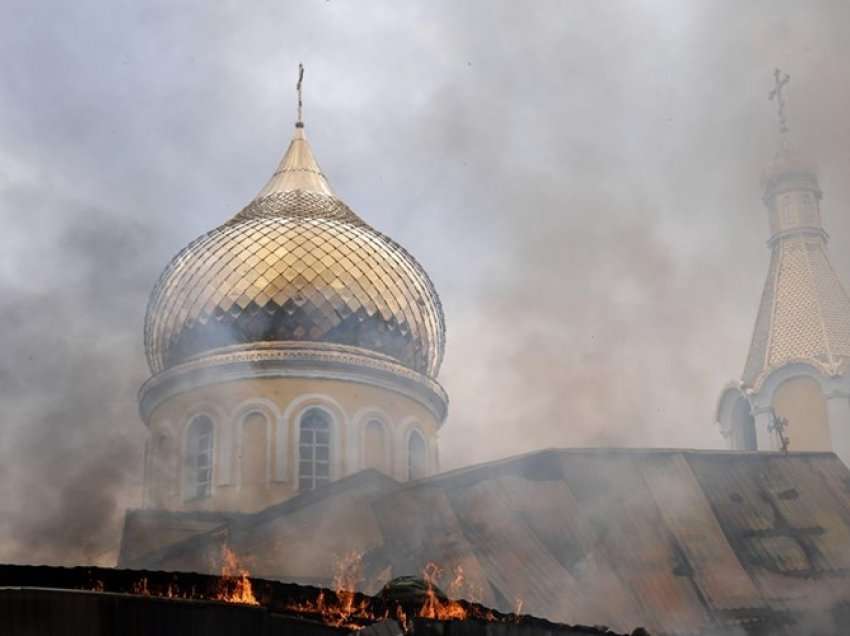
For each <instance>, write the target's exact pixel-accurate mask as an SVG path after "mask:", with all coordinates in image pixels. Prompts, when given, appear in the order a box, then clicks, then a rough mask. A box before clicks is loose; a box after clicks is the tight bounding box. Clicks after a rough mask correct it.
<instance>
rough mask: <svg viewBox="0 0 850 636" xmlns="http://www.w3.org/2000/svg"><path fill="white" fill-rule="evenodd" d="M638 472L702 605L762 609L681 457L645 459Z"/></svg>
mask: <svg viewBox="0 0 850 636" xmlns="http://www.w3.org/2000/svg"><path fill="white" fill-rule="evenodd" d="M641 472H642V474H643V477H644V479H645V480H646V483H647V484H648V485H649V489H650V491H651V492H652V495H653V497H654V498H655V502H656V503H657V504H658V508H659V509H660V511H661V516H662V517H663V519H664V521H665V523H666V524H667V527H668V528H669V530H670V532H671V533H672V534H673V536H674V537H675V539H676V540H677V541H678V543H679V546H680V547H681V549H682V551H683V553H684V557H685V559H686V560H687V569H688V570H689V571H690V572H692V574H691V576H692V579H693V581H694V583H695V584H696V585H697V586H698V587H699V589H700V592H701V594H702V596H703V597H704V598H705V600H706V602H708V603H709V604H710V605H711V606H712V607H713V608H714V609H719V610H729V609H738V608H754V607H762V606H763V605H764V604H763V603H762V601H761V598H760V595H759V592H758V590H757V589H756V587H755V586H754V585H753V582H752V579H750V577H749V575H748V574H747V572H746V571H745V570H744V568H743V567H742V566H741V564H740V563H739V562H738V559H737V557H736V556H735V552H734V550H732V548H731V546H730V545H729V544H728V543H727V541H726V537H725V535H724V534H723V530H722V529H721V528H720V524H719V523H718V522H717V519H716V518H715V516H714V512H713V511H712V510H711V505H710V504H709V502H708V500H707V499H706V498H705V495H704V494H703V492H702V488H701V487H700V484H699V482H697V480H696V477H695V476H694V474H693V472H692V471H691V468H690V466H689V465H688V462H687V460H686V459H685V457H684V456H682V455H680V454H676V455H666V456H665V455H660V456H650V457H647V458H646V459H645V460H644V461H643V462H641Z"/></svg>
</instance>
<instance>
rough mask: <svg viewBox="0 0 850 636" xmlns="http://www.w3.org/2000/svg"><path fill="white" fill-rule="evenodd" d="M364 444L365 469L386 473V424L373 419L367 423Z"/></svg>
mask: <svg viewBox="0 0 850 636" xmlns="http://www.w3.org/2000/svg"><path fill="white" fill-rule="evenodd" d="M363 444H364V448H363V464H364V467H365V468H375V469H377V470H380V471H383V472H386V470H387V466H386V463H387V462H386V459H387V442H386V436H385V434H384V423H383V422H382V421H381V420H379V419H377V418H372V419H370V420H369V421H368V422H366V433H365V435H364V436H363Z"/></svg>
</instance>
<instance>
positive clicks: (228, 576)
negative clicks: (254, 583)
mask: <svg viewBox="0 0 850 636" xmlns="http://www.w3.org/2000/svg"><path fill="white" fill-rule="evenodd" d="M248 574H249V573H248V570H246V569H244V568H243V567H241V566H240V565H239V559H238V558H237V556H236V554H234V552H233V550H231V549H230V548H228V547H227V546H226V545H225V546H222V549H221V579H220V581H219V585H218V594H216V597H215V598H216V600H219V601H224V602H226V603H241V604H243V605H259V604H260V603H259V602H258V601H257V599H256V598H255V597H254V590H253V588H252V587H251V579H249V578H248Z"/></svg>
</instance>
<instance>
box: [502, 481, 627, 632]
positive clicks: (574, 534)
mask: <svg viewBox="0 0 850 636" xmlns="http://www.w3.org/2000/svg"><path fill="white" fill-rule="evenodd" d="M500 483H501V485H502V488H503V489H504V491H505V493H506V495H507V498H508V505H509V506H510V507H511V508H512V509H513V510H515V511H516V512H517V513H518V514H520V515H521V516H522V518H523V520H524V521H525V523H526V524H528V526H529V528H530V529H531V530H532V531H533V532H534V533H535V534H536V535H537V537H538V538H539V539H540V540H541V541H542V542H543V543H544V545H546V547H547V549H548V550H549V552H550V553H552V555H553V556H554V557H555V558H556V559H558V561H559V562H560V563H561V564H562V565H563V566H564V567H565V568H566V569H567V570H568V571H569V572H570V573H571V574H572V575H573V577H575V579H576V580H577V581H578V583H579V585H580V588H581V590H582V593H583V595H584V597H585V598H588V599H593V600H595V599H605V602H604V603H603V604H602V610H603V611H602V613H601V614H600V617H599V618H594V620H593V622H595V623H604V624H606V625H609V626H611V627H617V628H619V629H628V627H629V626H630V625H637V624H639V623H640V621H641V620H643V615H642V613H641V608H640V605H639V604H638V601H637V599H636V598H635V597H634V595H633V594H632V591H631V590H630V589H629V588H628V587H626V586H625V585H624V584H623V581H622V580H621V579H620V578H619V577H618V576H617V573H616V570H615V568H614V565H613V564H612V563H611V562H610V561H609V560H608V557H607V552H606V551H605V550H604V549H599V546H598V544H599V540H600V538H599V533H598V531H595V530H594V528H593V526H592V525H591V524H590V519H589V517H590V515H589V514H588V512H589V511H587V510H586V509H585V508H583V507H582V506H580V505H579V504H578V502H576V500H575V497H574V496H573V494H572V492H570V490H569V486H568V485H567V483H566V482H565V481H563V480H562V479H561V480H557V481H555V480H547V481H543V480H534V481H532V480H529V479H525V478H521V477H510V476H508V477H504V478H502V479H501V480H500Z"/></svg>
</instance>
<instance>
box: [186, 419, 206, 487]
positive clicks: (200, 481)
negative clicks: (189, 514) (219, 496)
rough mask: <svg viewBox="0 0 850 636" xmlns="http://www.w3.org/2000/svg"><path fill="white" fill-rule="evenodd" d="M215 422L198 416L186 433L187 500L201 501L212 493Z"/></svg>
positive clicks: (190, 423)
mask: <svg viewBox="0 0 850 636" xmlns="http://www.w3.org/2000/svg"><path fill="white" fill-rule="evenodd" d="M212 471H213V421H212V419H210V417H209V416H208V415H196V416H195V417H193V418H192V421H191V422H189V429H188V431H187V432H186V453H185V459H184V464H183V475H184V484H185V494H186V499H187V500H188V499H201V498H203V497H209V496H210V494H211V493H212Z"/></svg>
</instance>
